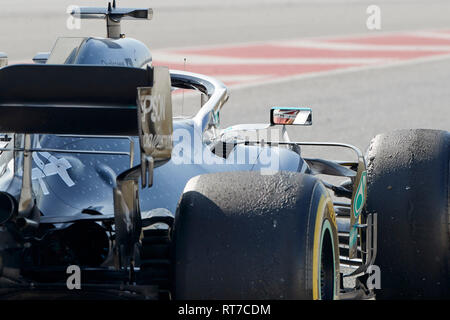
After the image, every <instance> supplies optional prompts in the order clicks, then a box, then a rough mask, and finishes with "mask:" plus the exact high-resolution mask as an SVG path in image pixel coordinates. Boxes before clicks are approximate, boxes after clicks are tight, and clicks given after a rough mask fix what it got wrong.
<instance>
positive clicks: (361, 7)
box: [0, 0, 450, 158]
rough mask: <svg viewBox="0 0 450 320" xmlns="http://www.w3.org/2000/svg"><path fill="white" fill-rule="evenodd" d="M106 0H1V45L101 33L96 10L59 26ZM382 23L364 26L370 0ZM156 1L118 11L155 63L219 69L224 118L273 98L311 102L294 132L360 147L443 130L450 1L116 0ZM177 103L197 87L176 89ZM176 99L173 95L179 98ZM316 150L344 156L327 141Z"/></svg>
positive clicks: (242, 117) (17, 51) (24, 49)
mask: <svg viewBox="0 0 450 320" xmlns="http://www.w3.org/2000/svg"><path fill="white" fill-rule="evenodd" d="M105 4H106V1H97V0H96V1H87V0H84V1H82V0H78V1H77V0H70V1H67V0H40V1H29V0H1V3H0V5H1V10H0V51H3V52H6V53H8V55H9V58H10V60H11V61H12V62H20V61H29V60H30V59H31V58H32V57H33V55H34V54H35V53H36V52H39V51H49V50H50V49H51V47H52V45H53V43H54V41H55V39H56V38H57V37H58V36H72V37H75V36H88V35H96V36H103V35H104V34H105V26H104V22H102V21H94V20H90V21H83V22H82V25H81V29H80V30H69V29H68V28H67V27H66V21H67V18H68V15H67V14H66V13H65V12H66V9H67V7H68V6H69V5H80V6H93V5H97V6H104V5H105ZM372 4H375V5H378V6H379V7H380V9H381V30H376V31H371V30H368V29H367V27H366V19H367V18H368V14H367V13H366V9H367V7H368V6H369V5H372ZM118 5H119V6H127V7H133V6H137V7H142V6H148V7H152V8H153V9H154V18H153V20H152V21H149V22H148V21H124V22H123V24H122V31H123V32H125V33H126V34H127V36H129V37H133V38H137V39H140V40H142V41H144V42H145V43H146V44H147V45H148V46H149V47H150V48H151V49H152V51H153V55H154V62H155V64H162V65H169V66H170V67H174V68H178V69H182V70H183V69H185V70H187V71H194V72H203V73H206V74H208V75H212V76H216V77H217V78H219V79H221V80H222V81H223V82H225V83H226V84H227V85H229V86H230V92H229V93H230V99H229V102H228V103H227V105H226V106H225V107H224V109H223V111H222V113H221V120H222V125H223V126H228V125H232V124H237V123H252V122H258V123H260V122H267V121H268V119H269V109H270V107H271V106H275V105H287V106H308V107H311V108H312V109H313V113H314V117H313V119H314V124H313V126H312V127H299V128H290V129H289V134H290V136H291V138H292V139H293V140H301V141H336V142H345V143H351V144H354V145H356V146H357V147H359V148H361V149H363V150H364V149H365V148H366V147H367V146H368V144H369V141H370V139H371V138H372V137H373V136H375V135H376V134H378V133H381V132H385V131H390V130H395V129H403V128H433V129H443V130H449V129H450V89H449V88H450V2H448V1H437V0H434V1H433V0H430V1H412V0H411V1H408V0H397V1H396V0H391V1H365V0H360V1H350V0H349V1H344V0H310V1H307V0H298V1H287V0H261V1H257V0H229V1H221V0H191V1H182V0H176V1H165V0H154V1H143V0H133V1H131V0H130V1H127V0H121V1H118ZM180 101H182V102H181V103H182V105H183V113H189V112H192V111H193V110H194V109H193V107H194V108H195V107H196V106H197V104H198V97H190V96H189V95H186V96H184V95H183V94H179V95H178V97H177V103H178V104H179V103H180ZM178 107H179V105H178ZM319 155H321V156H322V155H325V156H330V157H338V158H339V157H340V155H339V156H338V155H336V154H335V153H334V151H326V152H321V153H319Z"/></svg>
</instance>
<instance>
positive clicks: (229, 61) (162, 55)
mask: <svg viewBox="0 0 450 320" xmlns="http://www.w3.org/2000/svg"><path fill="white" fill-rule="evenodd" d="M185 58H186V63H187V64H194V65H196V64H201V65H219V66H220V65H234V64H243V65H255V64H281V65H289V64H293V65H295V64H306V65H310V64H313V65H314V64H344V65H348V64H373V63H381V62H386V61H388V60H389V59H380V58H230V57H217V56H208V55H198V54H195V55H194V54H177V53H173V52H154V53H153V61H158V62H159V61H161V62H166V63H179V64H184V59H185Z"/></svg>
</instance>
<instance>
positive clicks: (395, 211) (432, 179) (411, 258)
mask: <svg viewBox="0 0 450 320" xmlns="http://www.w3.org/2000/svg"><path fill="white" fill-rule="evenodd" d="M449 153H450V133H449V132H446V131H438V130H402V131H395V132H391V133H386V134H381V135H378V136H376V137H375V138H374V139H373V140H372V142H371V144H370V147H369V150H368V154H367V168H368V170H367V171H368V180H367V181H368V185H367V206H366V210H367V212H369V213H373V212H376V213H378V254H377V258H376V261H375V264H376V265H378V266H379V267H380V272H381V289H380V290H377V292H376V295H377V299H441V298H445V299H448V298H450V229H449V227H450V225H449V222H450V219H449V214H450V212H449V159H450V157H449Z"/></svg>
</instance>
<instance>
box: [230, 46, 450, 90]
mask: <svg viewBox="0 0 450 320" xmlns="http://www.w3.org/2000/svg"><path fill="white" fill-rule="evenodd" d="M447 59H450V54H445V55H439V56H433V57H425V58H416V59H410V60H402V61H400V60H399V61H395V62H390V63H386V64H380V65H366V66H359V67H349V68H340V69H333V70H326V71H319V72H311V73H303V74H297V75H293V76H286V77H277V78H273V79H271V80H268V81H258V82H252V83H243V84H234V85H231V86H228V88H229V89H233V90H237V89H247V88H251V87H256V86H263V85H274V84H281V83H284V82H288V81H297V80H304V79H312V78H319V77H326V76H333V75H339V74H345V73H352V72H360V71H367V70H382V69H388V68H392V67H401V66H408V65H415V64H422V63H427V62H434V61H442V60H447Z"/></svg>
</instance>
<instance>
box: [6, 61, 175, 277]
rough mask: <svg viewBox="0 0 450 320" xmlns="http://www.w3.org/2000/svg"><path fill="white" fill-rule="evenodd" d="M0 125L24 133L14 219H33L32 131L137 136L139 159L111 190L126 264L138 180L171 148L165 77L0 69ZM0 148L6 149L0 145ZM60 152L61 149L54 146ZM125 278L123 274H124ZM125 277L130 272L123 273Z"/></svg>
mask: <svg viewBox="0 0 450 320" xmlns="http://www.w3.org/2000/svg"><path fill="white" fill-rule="evenodd" d="M0 132H5V133H9V132H12V133H21V134H24V139H23V147H19V146H13V147H12V149H9V150H10V151H16V152H22V153H23V161H22V163H21V164H22V172H23V174H22V176H21V180H22V181H21V185H22V187H21V190H20V195H19V196H18V198H19V199H18V206H17V212H15V213H14V216H17V217H15V219H16V221H17V226H18V227H19V228H27V227H29V226H35V227H36V226H38V225H39V223H40V212H39V210H38V208H37V202H36V198H35V196H34V193H33V188H32V153H33V152H34V151H39V150H38V149H35V148H33V145H32V137H31V135H32V134H34V133H45V134H80V135H81V134H82V135H108V136H111V135H121V136H122V135H134V136H139V147H140V154H141V163H140V164H138V165H136V166H134V167H132V168H130V169H128V170H126V171H124V172H122V173H120V174H118V176H117V177H116V186H115V187H114V189H113V199H114V220H115V229H116V240H115V244H114V246H115V249H114V253H115V257H114V261H115V262H116V268H119V269H121V268H122V269H123V268H129V267H130V266H133V265H134V263H133V259H134V258H133V257H134V250H135V247H136V243H137V242H138V241H139V237H140V234H141V213H140V209H139V208H140V207H139V188H138V180H139V178H141V184H142V187H143V188H145V187H150V186H151V185H152V183H153V168H154V166H158V165H162V164H163V163H165V162H167V161H169V160H170V158H171V154H172V132H173V123H172V100H171V77H170V73H169V69H168V68H166V67H154V68H150V67H148V68H147V69H138V68H129V67H114V66H81V65H13V66H9V67H4V68H0ZM4 150H7V149H4ZM62 151H63V152H64V150H62ZM130 277H131V275H130ZM131 278H132V277H131Z"/></svg>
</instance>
